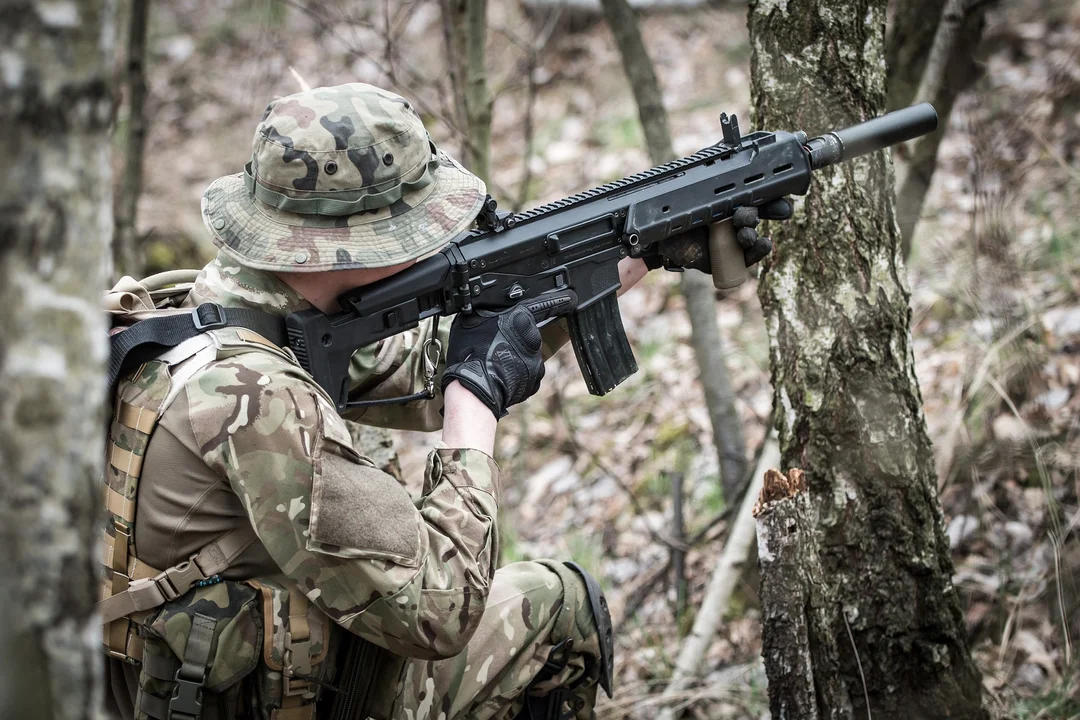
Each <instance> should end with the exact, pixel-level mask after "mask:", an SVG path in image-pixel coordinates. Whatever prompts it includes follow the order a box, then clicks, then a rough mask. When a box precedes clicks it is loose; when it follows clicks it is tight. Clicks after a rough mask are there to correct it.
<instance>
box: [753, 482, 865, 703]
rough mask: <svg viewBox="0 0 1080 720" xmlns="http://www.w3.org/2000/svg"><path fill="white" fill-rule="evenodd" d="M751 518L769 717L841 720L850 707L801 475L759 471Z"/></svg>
mask: <svg viewBox="0 0 1080 720" xmlns="http://www.w3.org/2000/svg"><path fill="white" fill-rule="evenodd" d="M762 485H763V487H762V490H761V499H760V500H759V502H758V504H757V506H755V507H754V517H755V518H757V545H758V567H759V568H760V569H761V587H760V589H759V590H758V598H759V599H760V601H761V610H762V617H761V626H762V632H761V635H762V648H761V655H762V658H763V659H764V661H765V674H766V675H767V676H768V678H769V712H770V713H771V714H772V717H774V718H776V720H787V719H788V718H791V719H792V720H795V719H797V720H842V718H845V717H847V715H848V714H849V713H850V706H851V702H850V700H848V697H847V689H846V688H845V687H844V684H843V682H842V680H841V678H840V674H839V666H840V663H839V653H838V652H837V649H836V645H835V643H834V639H833V636H832V633H831V630H830V626H831V621H832V617H833V615H834V614H835V613H834V607H835V604H836V599H835V597H833V594H832V588H831V586H830V585H829V584H828V583H826V582H825V573H824V571H823V570H822V569H821V560H820V558H819V557H818V555H819V547H818V533H817V528H816V527H815V526H814V516H813V511H812V508H811V505H810V496H809V494H808V493H807V490H806V481H805V477H804V475H803V472H802V471H801V470H797V469H792V470H789V471H788V474H787V476H786V477H785V476H784V475H783V474H782V473H780V472H779V471H778V470H769V471H768V472H766V473H765V477H764V480H763V483H762Z"/></svg>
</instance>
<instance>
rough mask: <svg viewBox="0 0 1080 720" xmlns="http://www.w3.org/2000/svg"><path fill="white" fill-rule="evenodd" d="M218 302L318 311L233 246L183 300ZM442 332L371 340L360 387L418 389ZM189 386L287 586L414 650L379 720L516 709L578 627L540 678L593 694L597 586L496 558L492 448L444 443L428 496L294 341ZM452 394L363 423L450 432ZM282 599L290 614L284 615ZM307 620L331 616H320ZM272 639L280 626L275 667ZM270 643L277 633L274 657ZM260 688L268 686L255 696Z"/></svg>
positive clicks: (503, 713) (359, 628)
mask: <svg viewBox="0 0 1080 720" xmlns="http://www.w3.org/2000/svg"><path fill="white" fill-rule="evenodd" d="M209 300H212V301H215V302H218V303H220V304H222V305H223V306H226V307H256V308H259V309H262V310H264V311H267V312H271V313H276V314H279V315H282V316H283V315H285V314H287V313H289V312H292V311H294V310H301V309H305V308H307V307H309V305H308V304H307V302H306V301H304V300H303V298H301V297H299V296H298V295H297V294H296V293H295V292H294V291H292V290H291V289H290V288H288V286H286V285H284V284H283V283H282V282H281V281H280V280H278V279H277V278H275V277H274V276H273V275H272V274H270V273H267V272H263V271H259V270H253V269H250V268H245V267H241V266H239V265H237V264H235V263H233V262H232V261H231V260H230V259H229V258H228V257H227V256H226V255H225V254H222V255H221V256H219V257H218V258H217V259H216V260H215V261H214V262H212V263H210V265H208V266H207V267H206V268H205V269H204V271H203V272H202V273H201V274H200V275H199V277H198V279H197V280H196V282H195V285H194V287H193V289H192V291H191V294H190V295H189V297H188V298H187V300H186V301H185V305H186V306H189V307H190V306H194V305H197V304H200V303H202V302H206V301H209ZM449 325H450V323H449V322H445V323H444V324H443V328H442V330H441V332H442V333H446V332H448V331H449ZM545 330H548V329H545ZM214 332H215V333H226V331H214ZM233 332H235V331H233ZM430 332H431V328H430V324H429V323H423V324H422V325H421V326H420V327H419V328H417V329H416V330H414V331H413V332H412V333H407V334H405V335H404V336H400V337H398V338H394V339H389V340H387V341H384V342H383V343H379V344H377V345H376V346H374V347H372V348H365V349H363V350H361V351H360V352H359V353H357V356H356V357H355V358H354V360H353V366H352V368H351V370H352V372H351V375H352V379H353V381H354V394H355V395H357V396H360V397H362V396H366V395H370V394H372V393H385V392H392V393H401V392H410V391H411V388H413V387H416V386H418V385H419V383H420V382H422V380H421V372H420V368H421V363H420V362H419V352H420V344H422V341H423V338H425V337H427V336H428V335H429V334H430ZM549 332H551V333H552V334H549V335H548V336H547V337H546V338H545V339H546V341H547V342H548V344H549V347H550V348H554V347H557V346H558V345H559V344H561V343H562V342H563V341H564V337H565V332H564V331H563V330H561V329H559V328H554V330H553V331H549ZM444 339H445V338H444ZM388 386H390V388H391V389H390V390H388ZM180 392H182V393H184V394H185V395H186V400H187V402H186V404H185V405H184V406H185V407H186V408H187V410H186V412H187V415H188V417H187V420H188V421H189V423H190V426H191V428H192V430H193V433H194V436H195V439H196V441H197V449H198V451H199V455H200V459H201V461H202V462H203V463H205V464H207V465H208V466H209V467H210V468H211V469H213V470H214V471H215V473H216V474H218V475H219V476H220V477H221V478H222V479H223V481H224V482H226V483H227V484H228V486H229V487H230V488H231V489H232V490H233V492H235V493H236V494H237V496H238V497H239V498H240V500H241V502H242V503H243V505H244V507H245V509H246V511H247V516H248V520H249V521H250V522H251V523H252V525H253V526H254V528H255V529H256V532H257V534H258V536H259V542H260V543H261V544H262V545H263V546H264V547H265V548H266V550H267V552H268V553H269V555H270V556H271V557H272V558H273V560H274V562H275V563H276V564H277V565H278V567H279V568H280V569H281V571H282V573H283V574H282V576H281V579H280V582H281V583H284V584H285V585H295V587H297V588H298V589H299V590H300V591H301V592H302V593H303V595H304V596H305V597H306V598H307V600H308V601H309V602H310V604H311V607H312V608H313V611H315V610H317V611H318V612H319V613H323V614H325V615H326V616H328V617H329V618H330V619H332V620H333V621H334V623H336V625H332V626H331V628H332V631H331V633H330V638H329V639H328V640H326V642H327V643H328V644H332V643H333V642H334V639H333V636H334V633H336V632H337V633H339V632H342V630H341V629H340V628H346V629H347V630H349V631H351V632H353V633H355V634H357V635H359V636H361V637H363V638H365V639H367V640H370V641H372V642H374V643H376V644H378V645H380V646H382V647H386V648H387V649H389V650H390V651H391V652H393V653H394V654H396V655H398V656H399V657H401V658H411V660H408V661H404V660H403V661H402V662H401V663H400V664H395V663H389V664H387V666H386V667H385V668H381V670H382V671H383V674H382V675H380V677H379V680H378V681H377V687H379V688H380V689H383V691H384V693H385V695H386V697H383V698H380V699H379V700H378V703H377V707H376V712H375V717H377V718H387V717H410V718H417V717H432V718H435V717H453V716H457V717H480V718H486V717H498V718H501V717H510V716H512V713H513V712H515V711H516V708H517V707H518V706H520V704H521V699H520V697H518V696H520V695H521V693H522V692H523V690H524V688H525V687H527V686H528V685H529V682H530V681H531V680H532V678H533V677H534V676H535V674H536V672H537V671H538V670H539V668H540V667H541V666H542V665H543V663H544V661H545V660H546V659H547V655H548V653H549V652H550V649H551V648H552V647H554V646H555V645H557V644H558V643H559V642H561V641H562V640H564V639H567V638H572V639H573V640H574V649H573V653H572V655H571V656H570V657H569V664H568V666H567V668H566V669H565V670H564V671H563V672H561V673H560V674H559V676H558V677H556V678H555V679H554V681H549V682H548V683H546V684H544V685H541V686H538V687H537V688H536V690H537V691H538V692H544V691H545V690H546V689H549V688H550V687H551V686H553V685H554V683H555V682H563V681H565V682H569V683H571V684H577V685H578V690H577V691H576V692H577V695H576V696H575V700H576V701H579V702H580V703H581V704H582V705H581V706H582V708H591V706H592V700H593V697H594V695H595V685H596V678H597V672H598V671H597V668H596V665H597V661H596V658H597V657H598V653H599V650H598V645H597V640H596V638H595V629H594V626H593V624H592V618H591V612H590V611H589V610H588V601H587V598H586V594H585V590H584V584H583V582H582V581H581V579H580V578H579V577H578V576H577V575H576V574H575V573H573V572H572V571H570V570H569V569H568V568H565V567H563V566H562V565H561V564H557V563H520V564H516V565H513V566H510V567H507V568H504V569H502V570H500V571H499V572H498V573H496V572H495V561H496V558H497V557H498V543H499V539H498V532H497V526H496V523H495V517H496V514H497V510H498V492H499V489H498V472H499V470H498V467H497V466H496V464H495V463H494V461H493V460H492V459H491V458H489V457H487V456H486V455H484V454H483V453H480V452H478V451H475V450H461V449H450V448H438V449H436V450H435V451H433V452H432V453H431V455H430V456H429V459H428V465H427V469H426V473H425V478H424V484H423V488H422V491H421V493H420V495H419V496H418V497H416V498H413V497H411V496H410V495H409V493H408V492H407V491H406V490H405V488H404V487H403V486H402V484H400V483H399V482H398V481H397V480H395V479H394V478H393V477H392V476H390V475H387V474H385V473H383V472H381V471H380V470H378V469H376V468H375V467H374V465H373V464H372V463H371V462H370V461H369V460H368V459H367V458H365V457H364V456H363V455H361V454H360V453H359V452H357V450H358V449H357V448H355V447H354V445H353V441H352V438H351V436H350V434H349V430H348V428H347V427H346V425H345V422H344V420H343V419H342V418H341V417H340V416H339V415H338V414H337V413H336V412H335V411H334V408H333V406H332V404H331V403H330V401H329V399H328V398H327V397H326V396H325V394H324V393H323V392H322V390H321V389H320V388H319V387H318V386H317V385H316V384H315V383H314V382H313V381H312V379H311V378H310V376H308V375H307V374H306V373H305V372H304V371H303V370H302V369H301V368H299V367H298V366H297V365H296V364H295V363H294V362H292V361H291V360H290V359H289V357H288V356H287V355H285V354H282V353H277V352H271V351H268V350H263V349H259V348H258V347H257V346H256V347H252V348H249V349H244V348H231V349H230V351H229V352H228V353H226V354H225V355H224V356H219V359H218V360H215V361H214V362H211V363H210V364H209V365H208V366H206V367H205V368H204V369H203V370H201V371H200V372H199V373H198V374H196V375H195V377H194V378H192V379H191V380H190V381H188V382H187V383H186V384H185V385H184V387H183V388H182V389H181V391H180ZM180 405H181V404H176V403H174V405H173V406H172V407H174V408H176V407H179V406H180ZM440 406H441V397H437V398H435V399H433V400H431V401H426V402H420V403H417V404H414V405H412V406H409V407H397V408H395V407H391V408H386V409H384V410H382V412H384V413H386V414H385V415H380V416H376V417H372V416H365V417H364V418H363V420H364V422H366V423H370V422H372V421H373V420H377V421H379V422H381V423H386V424H390V425H392V426H394V427H404V428H417V429H435V428H437V427H438V426H439V425H440V424H441V417H440V416H439V414H438V412H437V409H438V407H440ZM261 580H262V579H260V581H261ZM229 585H231V583H229ZM224 586H225V584H223V585H221V586H211V587H209V588H205V589H200V590H199V592H204V591H214V590H215V588H219V587H224ZM283 586H284V585H283ZM218 592H220V590H218ZM281 602H282V601H281V600H280V599H279V601H278V604H277V605H276V607H277V608H279V609H280V608H281ZM271 606H272V607H271V610H270V614H271V616H272V617H273V618H278V616H279V615H281V612H279V611H278V610H275V609H274V607H275V606H274V603H273V601H272V602H271ZM264 608H265V604H264ZM263 612H264V613H265V612H266V611H265V609H264V610H263ZM275 623H276V621H275ZM308 624H309V626H314V625H316V624H317V623H316V622H314V621H313V618H312V617H311V616H310V615H309V623H308ZM339 626H340V627H339ZM274 628H277V624H275V625H274ZM275 635H276V633H275ZM272 640H273V638H272ZM275 647H276V640H273V642H272V643H271V644H270V646H269V648H270V650H269V652H270V658H271V659H270V661H269V662H268V663H267V664H268V665H269V666H270V668H271V670H272V669H273V663H274V662H276V660H275V650H274V648H275ZM265 648H266V644H265V642H264V660H265ZM161 649H162V648H160V647H156V646H155V649H153V650H148V652H154V651H157V650H161ZM173 652H174V654H175V651H173ZM276 652H277V655H278V656H280V649H279V650H278V651H276ZM238 657H245V658H246V657H248V655H246V654H244V653H241V654H240V655H238ZM272 680H273V678H271V677H269V676H268V682H269V684H267V683H262V686H265V687H263V689H262V690H257V689H254V688H253V692H258V693H259V695H260V697H262V696H266V697H269V695H270V694H272V693H273V692H275V691H276V690H275V688H274V687H273V682H272ZM260 682H262V681H260ZM245 686H247V685H245ZM154 690H156V691H157V692H161V691H163V690H164V688H154ZM515 697H517V698H518V699H517V700H515ZM425 698H427V699H428V701H429V702H428V703H427V704H425ZM251 702H255V703H256V705H258V704H259V703H260V702H261V700H260V699H259V698H249V699H247V700H244V701H243V703H244V704H245V705H246V706H248V707H250V706H251ZM447 712H449V713H451V714H450V715H445V713H447ZM422 713H428V714H427V715H424V714H422ZM440 713H443V715H440ZM581 713H584V714H580V717H587V716H588V715H587V711H586V710H582V711H581Z"/></svg>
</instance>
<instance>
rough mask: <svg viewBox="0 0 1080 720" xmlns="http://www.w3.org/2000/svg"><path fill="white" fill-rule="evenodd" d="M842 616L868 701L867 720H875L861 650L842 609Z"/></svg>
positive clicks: (864, 694)
mask: <svg viewBox="0 0 1080 720" xmlns="http://www.w3.org/2000/svg"><path fill="white" fill-rule="evenodd" d="M840 616H841V617H842V618H844V627H846V628H847V636H848V640H850V641H851V650H852V651H853V652H854V653H855V664H856V665H857V666H858V667H859V679H860V680H862V691H863V697H864V698H865V699H866V720H873V719H874V716H873V715H871V714H870V692H869V691H868V690H867V689H866V675H864V674H863V669H862V659H861V658H860V657H859V648H857V647H855V636H854V635H852V634H851V625H849V624H848V619H847V613H846V612H844V608H843V607H842V606H841V608H840Z"/></svg>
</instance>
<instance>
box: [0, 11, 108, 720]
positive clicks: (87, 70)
mask: <svg viewBox="0 0 1080 720" xmlns="http://www.w3.org/2000/svg"><path fill="white" fill-rule="evenodd" d="M112 10H113V8H112V3H111V2H109V0H82V1H81V2H77V3H76V2H33V1H31V0H9V1H7V2H5V3H4V4H3V22H0V48H2V50H0V66H2V68H3V72H2V73H0V127H3V128H4V137H5V140H6V146H7V150H6V152H5V157H4V163H3V169H2V170H0V173H2V176H0V177H2V182H0V306H2V307H3V308H4V313H3V315H2V316H0V547H2V548H3V552H0V618H2V620H0V648H2V650H0V717H2V718H33V719H34V720H38V719H45V718H64V719H70V720H81V719H83V718H94V717H99V708H100V707H101V679H100V673H101V660H100V657H101V650H100V647H101V626H100V624H99V622H98V621H97V618H96V615H95V613H94V602H95V600H96V599H97V595H98V568H97V557H96V554H97V549H98V545H97V543H98V539H99V537H100V535H99V533H100V526H99V525H98V523H97V522H96V518H97V513H98V506H99V503H100V497H101V495H100V485H99V482H100V480H99V478H100V477H101V473H102V463H103V459H104V455H103V452H102V451H103V438H104V435H103V428H104V415H103V408H102V404H103V400H104V397H105V392H104V390H105V389H104V386H103V385H104V380H103V378H104V364H105V357H106V353H107V343H106V334H105V333H106V326H105V316H104V313H102V312H101V310H100V299H101V294H102V292H103V290H104V289H105V287H106V280H107V278H108V270H109V267H110V265H111V261H110V253H109V238H110V236H111V234H112V213H111V196H110V195H111V193H110V188H111V182H110V176H111V172H110V166H109V149H110V140H109V126H110V124H111V117H112V107H113V100H112V95H111V93H110V86H109V82H110V77H111V74H112V60H111V54H112V53H111V50H112V23H113V17H112Z"/></svg>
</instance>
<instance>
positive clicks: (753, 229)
mask: <svg viewBox="0 0 1080 720" xmlns="http://www.w3.org/2000/svg"><path fill="white" fill-rule="evenodd" d="M794 212H795V207H794V206H793V205H792V204H791V201H790V200H788V199H787V198H779V199H777V200H773V201H772V202H770V203H766V204H765V205H762V206H761V207H760V208H756V207H753V206H752V205H747V206H743V207H741V208H736V209H735V215H734V216H733V217H732V221H733V222H734V223H735V239H736V240H738V241H739V246H740V247H741V248H742V249H743V257H744V258H745V259H746V267H750V266H751V265H753V264H755V263H757V262H759V261H761V260H762V259H764V258H765V256H766V255H768V254H769V253H770V252H772V240H770V239H769V238H767V237H761V236H759V235H758V232H757V226H758V223H759V222H760V221H761V220H787V219H789V218H790V217H791V215H792V213H794Z"/></svg>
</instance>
